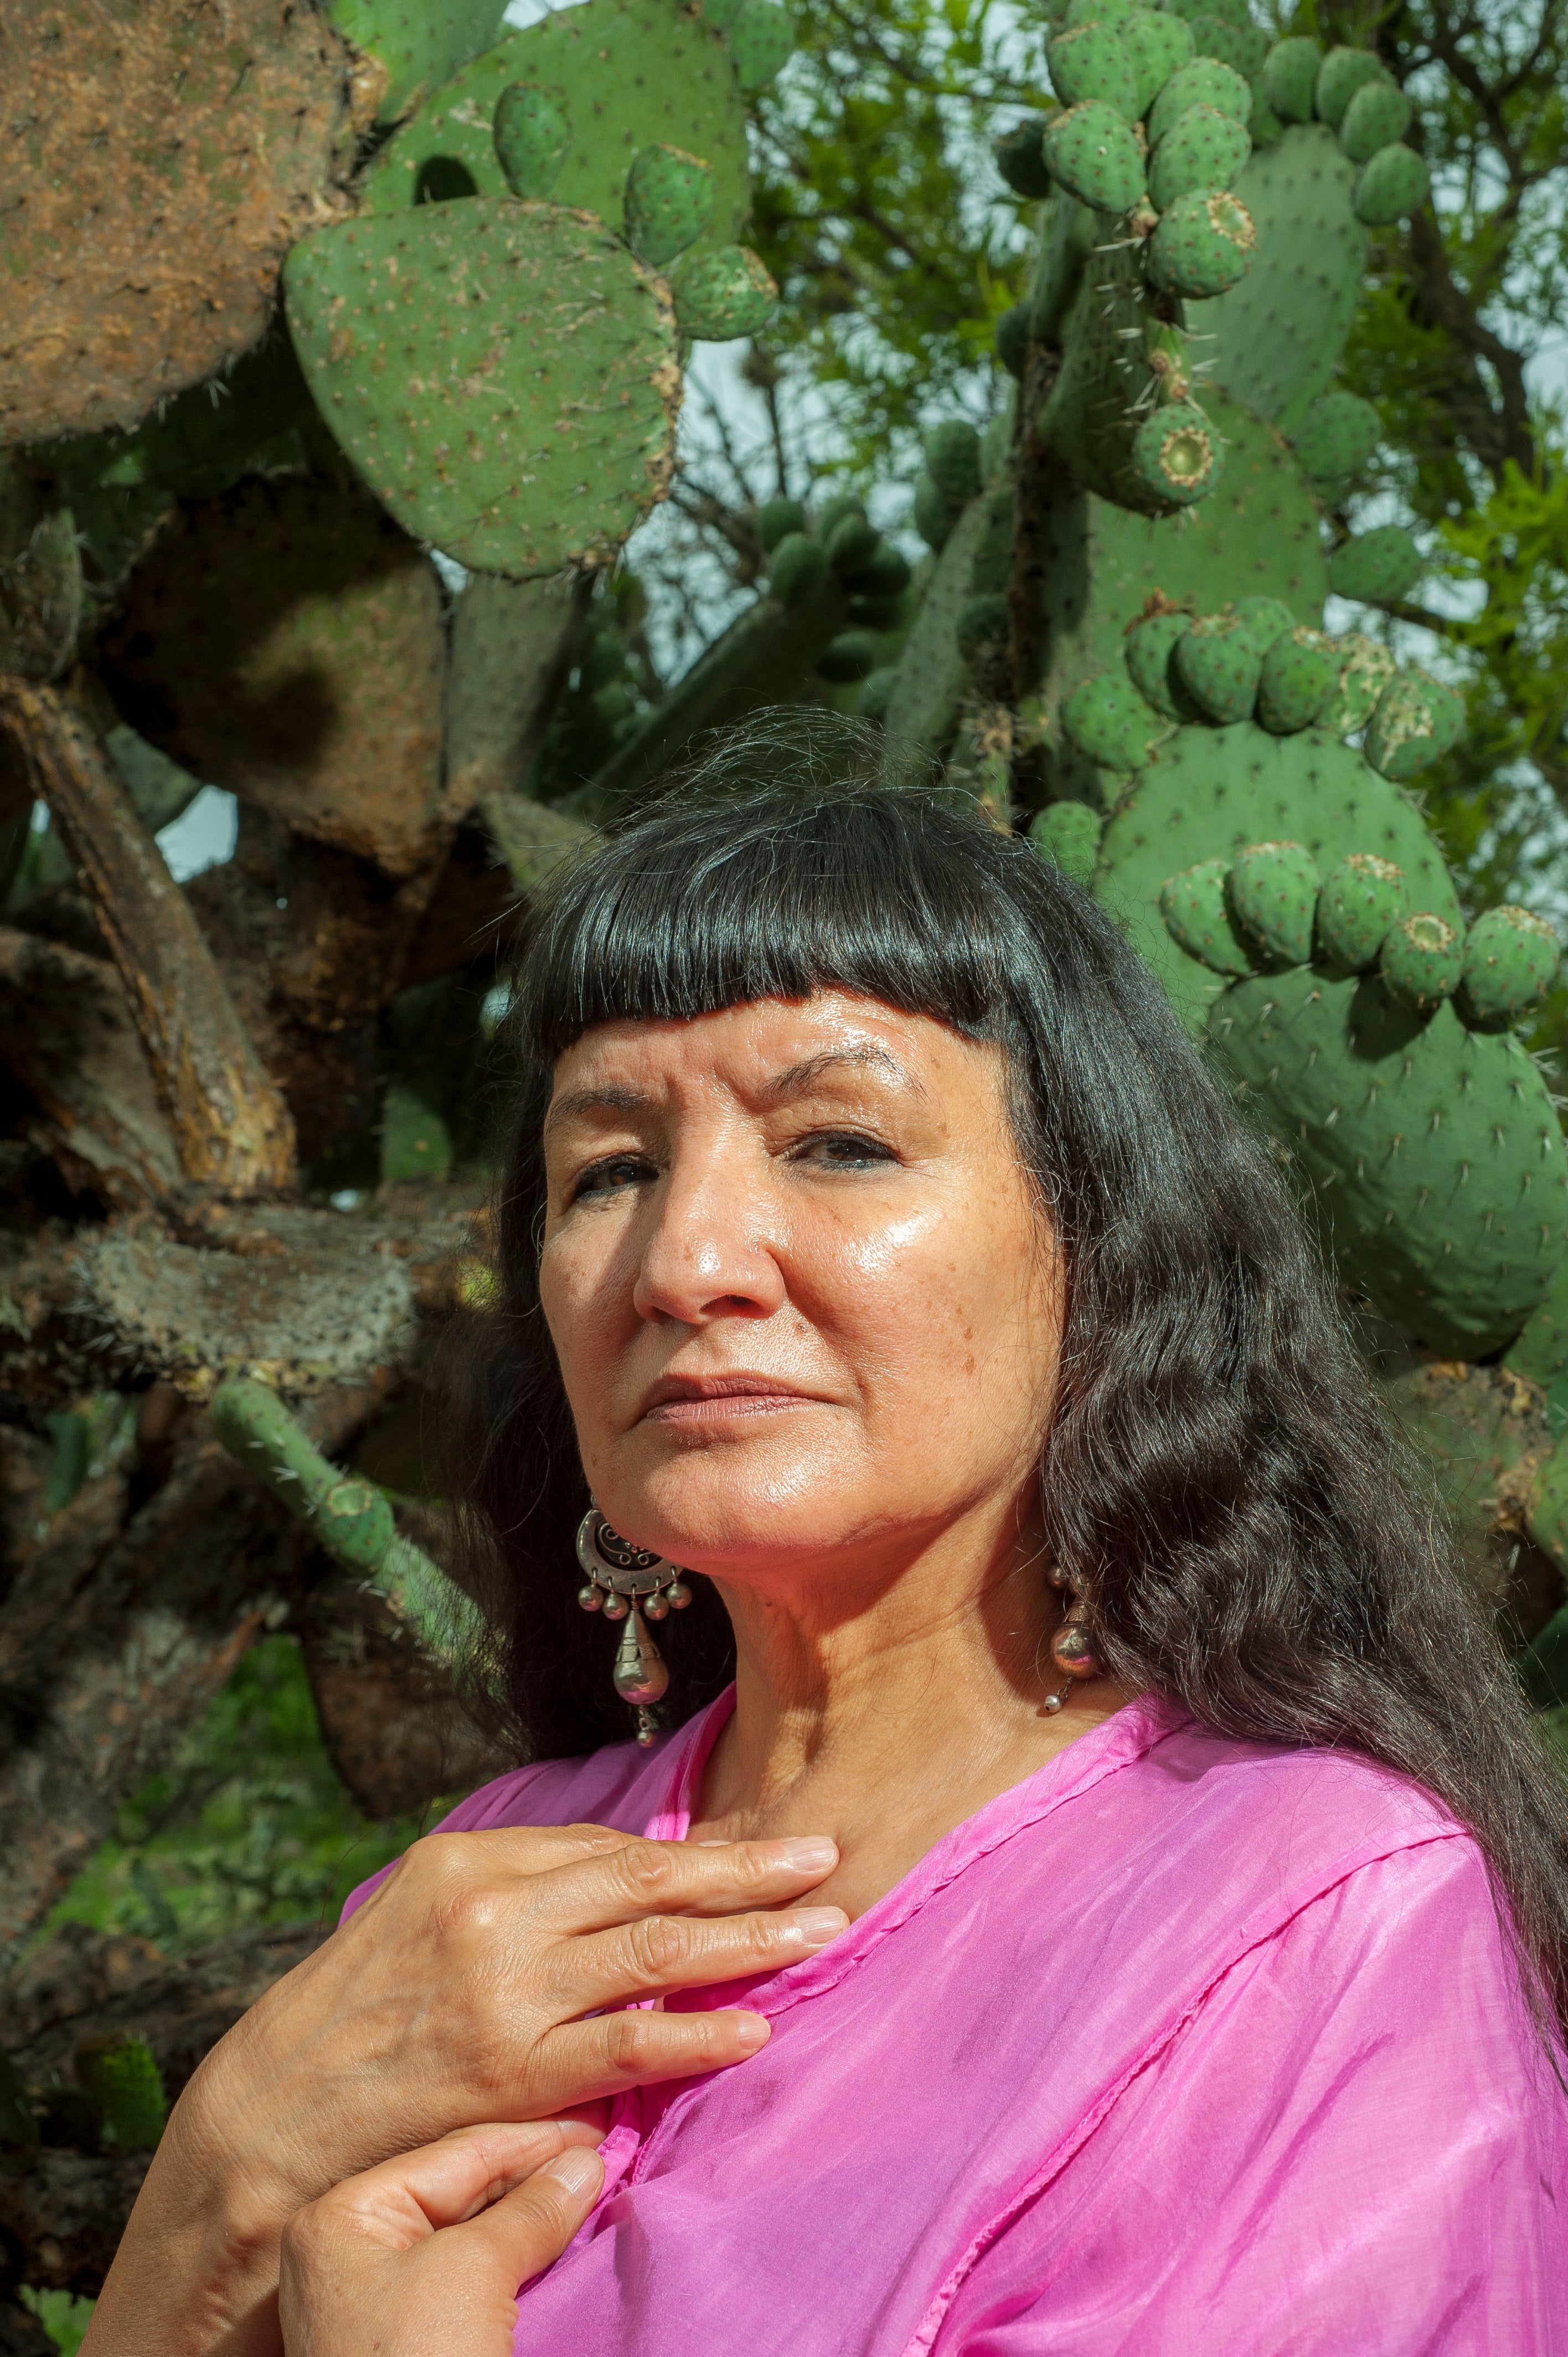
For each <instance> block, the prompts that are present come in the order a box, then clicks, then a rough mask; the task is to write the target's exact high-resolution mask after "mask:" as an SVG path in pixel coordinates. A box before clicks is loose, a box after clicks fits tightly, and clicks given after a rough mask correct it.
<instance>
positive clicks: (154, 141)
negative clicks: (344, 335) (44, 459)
mask: <svg viewBox="0 0 1568 2357" xmlns="http://www.w3.org/2000/svg"><path fill="white" fill-rule="evenodd" d="M354 65H355V59H354V53H353V52H352V51H351V50H350V49H349V48H348V46H347V44H346V43H344V42H343V41H341V40H339V39H338V36H337V35H336V34H335V33H333V32H332V31H331V29H330V28H329V27H328V25H327V23H326V21H325V18H324V17H323V16H318V15H317V13H316V11H315V10H314V9H311V8H301V7H298V6H296V5H292V0H70V5H61V0H0V93H3V94H0V125H3V136H4V144H5V152H6V154H7V155H8V156H11V157H13V158H14V159H15V165H16V170H15V173H14V176H13V182H12V201H11V202H10V203H9V204H8V206H7V208H6V213H5V249H6V299H5V326H4V328H0V444H4V443H10V442H27V441H41V440H44V439H46V438H48V436H53V435H57V434H80V433H93V432H97V431H98V430H100V429H101V428H102V427H104V426H109V425H122V426H128V425H135V424H136V422H137V421H138V419H140V418H142V417H143V416H145V414H146V413H147V411H148V410H149V409H150V408H151V407H152V406H153V404H154V403H155V402H157V401H160V400H162V399H163V398H165V396H166V395H167V394H169V393H178V392H180V391H181V390H182V389H183V388H184V387H185V386H186V385H190V384H199V382H201V380H202V379H203V378H204V377H207V376H209V375H210V374H211V373H212V372H213V371H214V370H215V369H217V368H219V367H220V366H221V365H222V363H223V362H224V361H229V360H232V359H233V358H235V357H236V356H237V355H238V354H239V353H241V352H243V351H246V350H249V348H250V347H251V345H252V344H253V343H255V342H256V341H257V339H259V338H260V336H261V334H262V331H263V328H264V327H265V325H266V322H267V318H268V317H269V315H270V313H271V311H272V309H273V307H274V301H275V298H276V291H277V274H278V265H279V264H280V263H281V261H282V259H283V256H284V255H285V253H286V252H287V251H288V248H289V247H290V246H291V245H292V244H293V242H294V241H295V238H296V237H298V236H299V234H300V233H301V231H304V230H306V229H312V228H315V227H317V225H318V224H320V223H322V222H325V221H333V220H336V219H337V218H338V215H339V214H340V213H341V212H343V211H344V210H346V209H347V201H346V199H345V198H344V196H343V194H342V192H341V189H340V188H339V185H338V173H339V169H340V166H341V163H342V162H343V161H344V160H345V159H346V156H347V147H348V142H347V139H346V134H348V133H349V130H350V129H351V127H352V126H351V122H350V109H351V104H352V102H353V93H352V81H353V72H354Z"/></svg>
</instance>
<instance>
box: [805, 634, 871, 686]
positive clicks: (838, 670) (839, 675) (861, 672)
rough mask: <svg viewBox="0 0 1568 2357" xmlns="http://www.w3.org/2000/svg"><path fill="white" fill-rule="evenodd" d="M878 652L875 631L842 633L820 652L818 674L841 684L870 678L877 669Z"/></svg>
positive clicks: (829, 641)
mask: <svg viewBox="0 0 1568 2357" xmlns="http://www.w3.org/2000/svg"><path fill="white" fill-rule="evenodd" d="M878 651H879V650H878V647H877V643H876V634H875V631H872V630H841V631H840V632H839V634H838V636H837V638H836V639H830V640H828V643H827V645H826V646H825V647H824V649H823V650H822V654H821V656H820V657H819V659H818V662H817V671H818V674H819V676H820V677H822V679H831V680H832V681H834V682H835V683H840V684H846V683H850V682H852V681H854V680H857V679H861V680H864V679H869V678H870V677H871V674H872V673H873V672H874V671H875V669H876V657H877V653H878Z"/></svg>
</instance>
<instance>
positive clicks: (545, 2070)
mask: <svg viewBox="0 0 1568 2357" xmlns="http://www.w3.org/2000/svg"><path fill="white" fill-rule="evenodd" d="M770 2035H771V2032H770V2029H769V2025H768V2022H767V2021H765V2020H764V2018H762V2016H761V2015H760V2014H756V2013H741V2012H736V2011H732V2010H731V2009H730V2008H729V2007H724V2008H722V2009H721V2010H719V2011H717V2012H714V2013H662V2012H658V2011H655V2010H653V2009H652V2008H651V2007H648V2008H645V2007H633V2008H631V2009H630V2010H629V2011H628V2012H624V2013H605V2014H599V2015H596V2017H595V2018H594V2019H593V2020H591V2021H573V2022H567V2023H566V2024H564V2027H563V2028H561V2029H552V2030H550V2031H548V2032H547V2033H546V2035H545V2036H544V2037H543V2038H542V2039H541V2040H540V2041H539V2043H538V2045H537V2046H536V2048H535V2049H534V2053H533V2061H532V2067H531V2070H530V2093H531V2095H532V2097H533V2099H534V2100H535V2101H537V2103H538V2104H539V2105H540V2108H541V2110H546V2109H548V2110H552V2111H553V2110H556V2109H561V2108H564V2106H565V2105H567V2104H577V2103H586V2102H592V2101H594V2100H595V2099H596V2098H597V2097H600V2096H604V2095H618V2094H620V2093H623V2092H624V2091H625V2090H626V2089H627V2088H628V2087H650V2086H655V2085H657V2084H658V2083H659V2082H660V2081H661V2080H664V2079H695V2078H701V2077H702V2076H703V2075H704V2074H705V2073H706V2072H710V2071H725V2070H728V2069H729V2068H730V2066H731V2065H732V2064H734V2063H736V2062H745V2061H749V2060H750V2058H751V2056H752V2055H754V2054H756V2053H757V2052H758V2051H759V2050H760V2049H761V2048H763V2047H764V2046H766V2045H767V2043H768V2038H769V2036H770Z"/></svg>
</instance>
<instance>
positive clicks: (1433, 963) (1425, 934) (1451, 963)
mask: <svg viewBox="0 0 1568 2357" xmlns="http://www.w3.org/2000/svg"><path fill="white" fill-rule="evenodd" d="M1378 971H1379V973H1380V974H1381V975H1382V978H1383V982H1384V985H1385V986H1386V987H1387V989H1388V991H1389V994H1390V996H1391V997H1393V998H1396V999H1397V1000H1398V1001H1399V1003H1400V1005H1401V1006H1409V1007H1412V1008H1413V1009H1414V1011H1415V1012H1416V1013H1417V1014H1418V1015H1426V1014H1430V1013H1431V1012H1432V1010H1433V1009H1434V1007H1438V1006H1442V1004H1443V1002H1444V999H1445V998H1452V997H1453V996H1454V994H1455V991H1456V990H1457V989H1458V987H1459V985H1460V983H1461V981H1462V980H1463V979H1464V974H1465V931H1464V927H1463V926H1462V925H1459V924H1450V923H1449V921H1448V920H1447V918H1446V917H1439V916H1437V915H1436V914H1435V913H1434V911H1433V910H1432V909H1417V910H1416V911H1415V913H1414V914H1413V915H1412V916H1409V917H1398V918H1396V919H1395V920H1394V922H1393V923H1392V924H1391V926H1390V927H1389V930H1388V932H1387V934H1386V936H1385V937H1384V941H1383V946H1382V950H1381V952H1380V955H1379V959H1378Z"/></svg>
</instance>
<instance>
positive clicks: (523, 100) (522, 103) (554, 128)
mask: <svg viewBox="0 0 1568 2357" xmlns="http://www.w3.org/2000/svg"><path fill="white" fill-rule="evenodd" d="M491 136H492V138H493V139H494V141H495V149H496V160H497V162H498V163H499V166H500V167H501V170H502V171H503V172H504V174H505V175H506V184H507V187H508V188H510V190H511V192H512V195H513V196H514V197H547V196H549V195H550V193H551V191H552V190H553V188H554V186H555V183H556V181H557V180H558V179H559V178H561V167H562V166H563V165H564V163H565V161H566V154H567V150H568V149H569V148H570V146H571V145H572V118H571V115H570V114H569V113H568V112H567V109H566V93H565V91H563V90H545V89H543V88H542V87H541V85H540V84H539V83H538V82H532V81H513V82H509V83H508V84H507V86H506V88H505V90H503V91H502V92H501V94H500V96H499V98H498V99H497V101H496V113H495V122H494V124H493V126H492V130H491Z"/></svg>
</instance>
